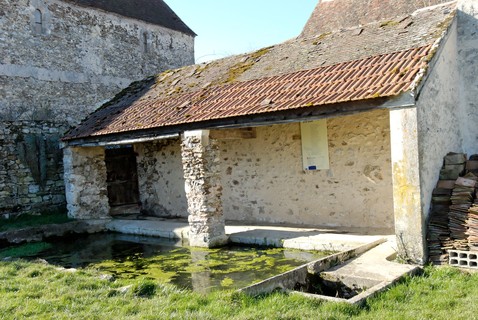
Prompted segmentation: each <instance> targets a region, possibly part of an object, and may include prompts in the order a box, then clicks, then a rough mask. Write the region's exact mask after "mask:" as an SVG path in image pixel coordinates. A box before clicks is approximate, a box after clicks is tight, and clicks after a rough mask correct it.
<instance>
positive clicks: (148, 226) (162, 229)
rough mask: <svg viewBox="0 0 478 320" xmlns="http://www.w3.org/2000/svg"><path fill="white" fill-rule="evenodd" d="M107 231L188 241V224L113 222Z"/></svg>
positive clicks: (135, 221)
mask: <svg viewBox="0 0 478 320" xmlns="http://www.w3.org/2000/svg"><path fill="white" fill-rule="evenodd" d="M105 227H106V230H108V231H113V232H119V233H125V234H135V235H141V236H152V237H161V238H166V239H188V238H189V237H188V234H189V225H188V223H187V222H177V221H174V222H171V221H149V220H111V221H110V222H108V223H107V224H106V226H105Z"/></svg>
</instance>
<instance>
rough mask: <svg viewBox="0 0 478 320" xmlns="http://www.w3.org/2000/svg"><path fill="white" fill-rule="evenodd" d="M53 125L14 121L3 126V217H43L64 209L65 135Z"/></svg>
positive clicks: (0, 147)
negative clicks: (61, 141) (61, 139)
mask: <svg viewBox="0 0 478 320" xmlns="http://www.w3.org/2000/svg"><path fill="white" fill-rule="evenodd" d="M63 130H64V128H63V127H58V126H57V125H56V124H54V123H51V122H45V121H42V122H35V121H15V122H2V123H1V124H0V158H1V159H2V161H0V203H1V206H0V214H1V215H2V216H4V217H6V218H8V217H10V216H12V215H16V214H18V213H20V212H30V213H41V212H42V211H44V210H56V209H59V208H61V207H63V206H64V203H65V196H64V185H63V177H62V166H61V164H62V160H61V159H62V154H61V150H59V147H58V143H57V141H58V137H59V135H60V134H61V133H62V132H63Z"/></svg>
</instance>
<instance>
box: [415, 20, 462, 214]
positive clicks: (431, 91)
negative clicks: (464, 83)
mask: <svg viewBox="0 0 478 320" xmlns="http://www.w3.org/2000/svg"><path fill="white" fill-rule="evenodd" d="M456 46H457V33H456V24H454V25H453V26H452V28H451V29H450V30H449V33H448V36H447V38H446V42H445V43H443V44H442V46H441V48H440V49H439V50H438V51H437V53H436V56H435V57H437V60H436V64H435V65H434V66H432V71H431V73H430V75H429V77H428V78H427V80H426V82H425V85H424V86H423V88H422V90H421V92H420V95H419V97H418V101H417V103H416V108H417V122H418V148H419V163H420V189H421V191H420V192H421V201H422V214H423V216H424V217H426V216H427V215H428V212H429V209H430V201H431V195H432V191H433V189H434V187H435V186H436V182H437V181H438V176H439V173H440V168H441V167H442V165H443V157H444V156H445V155H446V154H447V153H448V152H463V151H466V150H465V148H463V147H462V145H463V138H462V135H463V133H464V132H466V131H467V128H466V127H467V125H466V123H467V121H469V119H468V120H466V117H465V115H464V113H463V112H464V111H463V109H462V108H461V107H460V104H459V89H460V88H459V83H460V80H459V73H458V59H459V57H458V55H457V49H456V48H457V47H456Z"/></svg>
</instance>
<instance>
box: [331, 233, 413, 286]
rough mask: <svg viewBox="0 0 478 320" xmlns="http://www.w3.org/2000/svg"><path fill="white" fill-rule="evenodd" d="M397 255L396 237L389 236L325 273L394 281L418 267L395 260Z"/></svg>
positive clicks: (345, 276) (340, 276) (342, 276)
mask: <svg viewBox="0 0 478 320" xmlns="http://www.w3.org/2000/svg"><path fill="white" fill-rule="evenodd" d="M395 255H396V242H395V237H393V236H389V237H388V238H387V241H386V242H384V243H382V244H380V245H378V246H376V247H375V248H373V249H371V250H369V251H367V252H365V253H363V254H362V255H360V256H359V257H357V258H354V259H351V260H349V261H347V262H346V263H344V264H342V265H339V266H336V267H334V268H331V269H329V270H327V271H326V272H324V274H326V275H332V276H335V277H337V278H347V277H353V278H361V279H364V280H366V279H368V280H371V281H394V280H395V279H397V278H399V277H401V276H403V275H404V274H407V273H410V272H413V270H415V269H416V268H417V266H415V265H409V264H403V263H397V262H395V261H394V258H395Z"/></svg>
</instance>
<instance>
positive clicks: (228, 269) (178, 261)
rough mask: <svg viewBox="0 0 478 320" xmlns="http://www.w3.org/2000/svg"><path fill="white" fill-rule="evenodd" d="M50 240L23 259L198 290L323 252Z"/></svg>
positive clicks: (125, 239) (112, 237) (262, 275)
mask: <svg viewBox="0 0 478 320" xmlns="http://www.w3.org/2000/svg"><path fill="white" fill-rule="evenodd" d="M50 244H51V245H50V246H46V248H44V249H42V250H40V251H39V252H36V253H35V254H31V255H29V257H27V258H42V259H45V260H47V261H48V262H49V263H51V264H56V265H61V266H63V267H66V268H85V267H86V268H94V269H98V270H100V271H101V272H103V273H108V274H112V275H114V276H115V277H118V278H137V277H146V278H150V279H155V280H158V281H161V282H165V283H171V284H174V285H176V286H178V287H181V288H186V289H192V290H194V291H197V292H202V293H207V292H210V291H211V290H217V289H225V288H226V289H229V288H231V289H235V288H240V287H244V286H247V285H250V284H252V283H255V282H258V281H261V280H264V279H266V278H269V277H271V276H273V275H277V274H280V273H282V272H285V271H288V270H291V269H293V268H294V267H297V266H299V265H302V264H304V263H305V262H308V261H312V260H316V259H318V258H320V257H322V256H324V255H325V254H328V253H327V252H313V251H308V252H304V251H298V250H287V249H279V248H253V247H239V246H229V247H225V248H220V249H201V248H191V247H187V246H183V244H182V243H181V241H179V242H178V241H170V240H167V239H161V238H151V237H142V236H129V235H121V234H95V235H89V236H84V237H76V238H71V239H61V240H56V241H52V242H51V243H50ZM1 254H2V252H1V251H0V256H1Z"/></svg>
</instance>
